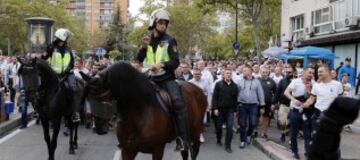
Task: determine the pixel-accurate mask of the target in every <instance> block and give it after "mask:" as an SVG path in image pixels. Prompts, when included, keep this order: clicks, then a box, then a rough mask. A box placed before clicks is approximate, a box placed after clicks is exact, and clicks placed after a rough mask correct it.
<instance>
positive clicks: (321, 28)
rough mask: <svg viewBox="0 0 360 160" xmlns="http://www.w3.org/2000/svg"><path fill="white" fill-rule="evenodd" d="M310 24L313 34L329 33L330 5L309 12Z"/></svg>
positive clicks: (330, 26) (330, 20)
mask: <svg viewBox="0 0 360 160" xmlns="http://www.w3.org/2000/svg"><path fill="white" fill-rule="evenodd" d="M311 24H312V26H313V31H314V33H315V34H319V33H329V32H331V31H332V29H333V27H332V11H331V7H326V8H323V9H319V10H316V11H313V12H312V13H311Z"/></svg>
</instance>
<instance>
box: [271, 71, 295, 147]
mask: <svg viewBox="0 0 360 160" xmlns="http://www.w3.org/2000/svg"><path fill="white" fill-rule="evenodd" d="M293 78H294V69H293V68H291V67H289V68H286V77H285V78H283V79H282V80H280V82H279V85H278V87H277V89H276V95H275V97H276V98H275V99H276V102H278V104H279V111H278V120H279V125H280V130H281V138H280V139H281V142H282V143H284V142H285V140H286V138H285V135H286V131H287V125H288V124H289V120H288V114H289V105H290V100H289V99H288V98H287V97H285V95H284V92H285V90H286V88H287V87H288V85H289V84H290V82H291V80H292V79H293Z"/></svg>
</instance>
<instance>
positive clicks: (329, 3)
mask: <svg viewBox="0 0 360 160" xmlns="http://www.w3.org/2000/svg"><path fill="white" fill-rule="evenodd" d="M281 9H282V13H281V36H282V41H284V40H285V41H287V40H288V41H292V42H293V45H295V46H299V47H301V46H310V45H311V46H318V47H323V48H327V49H330V50H332V51H333V52H334V53H335V54H336V56H337V57H338V58H336V59H335V67H337V66H338V65H339V63H340V62H341V61H344V60H345V57H351V59H352V63H353V64H352V65H353V66H355V67H356V68H358V67H360V51H359V46H360V26H359V20H360V0H282V7H281ZM357 71H358V72H359V69H357Z"/></svg>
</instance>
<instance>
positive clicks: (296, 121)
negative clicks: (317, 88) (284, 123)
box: [284, 68, 314, 159]
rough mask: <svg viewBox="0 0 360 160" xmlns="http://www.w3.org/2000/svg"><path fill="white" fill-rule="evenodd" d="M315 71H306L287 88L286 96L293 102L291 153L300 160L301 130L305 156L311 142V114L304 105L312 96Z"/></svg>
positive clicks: (291, 107) (309, 69) (290, 117)
mask: <svg viewBox="0 0 360 160" xmlns="http://www.w3.org/2000/svg"><path fill="white" fill-rule="evenodd" d="M313 73H314V70H313V69H312V68H308V69H306V70H305V71H304V72H303V74H302V75H301V77H300V78H296V79H294V80H292V81H291V82H290V84H289V86H288V87H287V88H286V90H285V92H284V95H285V96H286V97H287V98H288V99H289V100H291V102H290V112H289V121H290V130H291V134H290V139H291V151H292V153H293V157H294V158H295V159H300V156H299V151H298V146H297V136H298V132H299V130H300V129H302V130H303V136H304V141H305V143H304V147H305V154H306V153H308V152H309V149H310V142H311V121H310V117H311V116H309V114H308V113H307V112H304V110H303V103H304V102H305V101H306V99H307V98H308V97H309V96H310V91H311V86H312V84H313V83H314V82H313V81H312V77H313V75H312V74H313Z"/></svg>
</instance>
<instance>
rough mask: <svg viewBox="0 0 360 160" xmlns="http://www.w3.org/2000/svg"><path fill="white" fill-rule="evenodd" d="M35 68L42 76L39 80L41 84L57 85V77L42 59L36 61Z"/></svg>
mask: <svg viewBox="0 0 360 160" xmlns="http://www.w3.org/2000/svg"><path fill="white" fill-rule="evenodd" d="M36 66H37V68H38V69H39V70H40V72H41V74H43V76H42V80H41V81H42V82H47V83H55V82H56V83H57V81H58V77H57V75H56V73H55V72H54V70H53V69H52V68H51V67H50V65H49V63H47V62H46V61H45V60H43V59H37V60H36Z"/></svg>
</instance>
